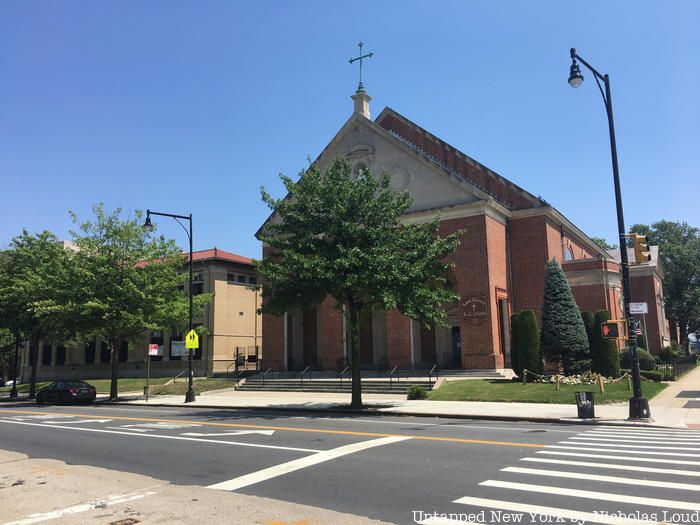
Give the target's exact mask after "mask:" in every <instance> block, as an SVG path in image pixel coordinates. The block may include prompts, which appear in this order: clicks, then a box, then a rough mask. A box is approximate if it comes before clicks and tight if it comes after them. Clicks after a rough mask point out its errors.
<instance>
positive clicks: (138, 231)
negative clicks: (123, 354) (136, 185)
mask: <svg viewBox="0 0 700 525" xmlns="http://www.w3.org/2000/svg"><path fill="white" fill-rule="evenodd" d="M93 211H94V214H95V217H94V220H92V221H85V222H80V221H79V219H78V218H77V216H75V214H72V216H73V221H74V223H75V224H76V225H77V226H78V228H79V231H77V232H72V234H73V240H74V242H75V245H76V246H77V248H78V251H77V253H76V259H77V263H78V264H77V267H78V268H79V274H78V279H77V282H76V286H75V292H74V297H75V298H76V301H77V302H78V303H79V304H80V308H81V312H80V313H81V315H80V324H79V330H80V332H81V334H83V335H84V336H93V335H96V336H99V337H101V338H102V339H103V340H104V341H107V344H108V345H109V350H110V356H111V368H112V370H111V372H112V373H111V379H112V381H111V386H110V394H109V395H110V398H112V399H114V398H116V397H117V396H118V389H117V379H118V377H119V358H118V356H119V348H120V346H121V344H122V341H131V342H134V343H137V342H140V337H141V334H142V332H143V331H144V330H159V329H163V328H166V327H170V326H173V325H177V324H182V323H183V316H184V318H185V319H187V312H188V306H187V305H188V296H187V293H184V292H183V284H184V283H185V282H186V280H187V275H186V274H185V272H183V271H182V270H183V265H184V264H185V261H186V258H185V257H184V256H183V255H182V252H181V250H180V249H179V248H178V247H177V246H176V245H175V243H174V242H173V241H172V240H167V239H165V238H164V237H163V236H159V237H157V236H155V235H153V234H152V233H151V232H150V231H148V230H145V229H144V228H143V227H142V220H141V219H142V216H143V214H142V213H141V212H140V211H136V212H135V213H134V217H133V218H125V219H122V218H121V210H120V209H117V210H115V211H114V212H112V213H107V212H106V211H105V209H104V206H103V205H102V204H100V205H98V206H95V207H94V208H93Z"/></svg>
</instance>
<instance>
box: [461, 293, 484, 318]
mask: <svg viewBox="0 0 700 525" xmlns="http://www.w3.org/2000/svg"><path fill="white" fill-rule="evenodd" d="M462 312H464V320H465V321H466V322H468V323H470V324H481V323H483V322H484V321H486V318H487V317H488V313H487V308H486V296H485V295H484V294H480V293H473V294H470V295H468V296H467V297H466V298H465V300H464V302H463V303H462Z"/></svg>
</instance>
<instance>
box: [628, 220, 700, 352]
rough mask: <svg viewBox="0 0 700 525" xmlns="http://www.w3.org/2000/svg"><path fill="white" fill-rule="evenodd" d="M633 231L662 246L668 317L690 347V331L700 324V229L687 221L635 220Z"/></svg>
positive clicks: (673, 327)
mask: <svg viewBox="0 0 700 525" xmlns="http://www.w3.org/2000/svg"><path fill="white" fill-rule="evenodd" d="M630 232H631V233H638V234H641V235H646V236H648V237H649V244H650V245H658V246H659V256H660V259H661V264H662V267H663V271H664V278H663V288H664V301H665V306H666V317H667V319H668V320H669V321H670V322H671V323H670V324H671V330H672V332H673V334H675V326H676V323H677V324H678V326H679V330H680V334H678V335H679V336H680V343H681V344H682V345H683V346H684V347H686V348H687V345H688V333H689V332H693V331H695V330H697V329H698V328H700V230H699V229H698V228H695V227H692V226H689V225H688V224H687V223H685V222H672V221H659V222H655V223H654V224H652V225H651V226H648V225H645V224H635V225H634V226H632V228H630Z"/></svg>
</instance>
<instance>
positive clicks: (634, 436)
mask: <svg viewBox="0 0 700 525" xmlns="http://www.w3.org/2000/svg"><path fill="white" fill-rule="evenodd" d="M581 436H582V437H583V436H587V437H609V438H611V439H617V438H620V439H668V440H671V441H700V436H698V435H697V434H695V435H692V436H684V435H683V434H620V433H619V432H598V431H594V430H592V431H590V432H584V433H583V434H581Z"/></svg>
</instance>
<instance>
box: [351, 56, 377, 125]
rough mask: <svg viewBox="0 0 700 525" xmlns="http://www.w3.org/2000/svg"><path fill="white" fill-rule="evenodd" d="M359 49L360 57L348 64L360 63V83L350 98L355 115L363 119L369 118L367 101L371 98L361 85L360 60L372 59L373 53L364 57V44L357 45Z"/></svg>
mask: <svg viewBox="0 0 700 525" xmlns="http://www.w3.org/2000/svg"><path fill="white" fill-rule="evenodd" d="M357 45H358V46H359V48H360V56H358V57H356V58H351V59H350V63H351V64H352V63H353V62H357V61H359V62H360V82H359V84H357V91H355V94H354V95H353V96H352V97H351V98H352V99H353V101H354V102H355V113H359V114H360V115H362V116H363V117H365V118H370V116H369V101H370V100H372V97H370V96H369V95H368V94H367V92H366V91H365V86H364V84H362V60H364V59H365V58H372V57H373V56H374V53H372V52H370V53H367V54H365V55H363V54H362V46H363V45H364V42H360V43H359V44H357Z"/></svg>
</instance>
